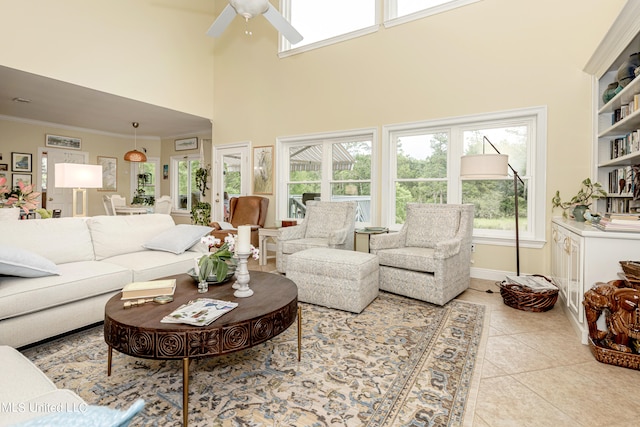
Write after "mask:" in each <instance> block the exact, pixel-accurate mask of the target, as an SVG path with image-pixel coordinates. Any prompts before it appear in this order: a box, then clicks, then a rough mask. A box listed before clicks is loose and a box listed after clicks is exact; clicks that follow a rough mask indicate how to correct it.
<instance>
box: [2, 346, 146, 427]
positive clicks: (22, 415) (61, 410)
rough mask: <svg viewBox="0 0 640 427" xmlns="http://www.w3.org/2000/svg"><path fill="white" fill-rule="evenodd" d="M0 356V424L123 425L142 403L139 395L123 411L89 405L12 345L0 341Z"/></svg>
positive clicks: (30, 425) (30, 426)
mask: <svg viewBox="0 0 640 427" xmlns="http://www.w3.org/2000/svg"><path fill="white" fill-rule="evenodd" d="M0 360H2V363H0V403H2V408H1V409H0V413H1V414H2V416H0V427H4V426H13V425H19V426H22V425H24V426H25V427H27V426H29V427H33V426H47V427H52V426H67V427H68V426H71V425H83V426H96V427H98V426H115V425H118V426H125V425H127V424H129V421H130V420H131V418H133V417H134V416H135V415H136V414H137V413H138V412H140V410H141V409H142V407H143V406H144V401H143V400H141V399H139V400H138V401H136V402H135V403H134V404H133V405H131V406H130V407H129V409H128V410H127V411H126V412H125V411H121V410H116V409H112V408H107V407H100V406H93V405H88V404H87V403H86V402H85V401H84V400H82V398H81V397H80V396H78V395H77V394H76V393H74V392H73V391H71V390H67V389H58V388H57V387H56V386H55V384H54V383H53V382H52V381H51V380H50V379H49V378H47V376H46V375H45V374H44V373H43V372H42V371H41V370H40V369H38V367H37V366H36V365H34V364H33V363H32V362H31V361H30V360H29V359H27V358H26V357H24V356H23V355H22V354H21V353H20V352H18V351H17V350H16V349H14V348H13V347H9V346H3V345H0ZM23 423H24V424H23Z"/></svg>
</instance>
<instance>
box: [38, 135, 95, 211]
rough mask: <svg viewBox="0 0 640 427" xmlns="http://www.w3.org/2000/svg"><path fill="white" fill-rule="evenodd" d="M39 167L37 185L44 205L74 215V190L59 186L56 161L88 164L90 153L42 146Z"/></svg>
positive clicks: (39, 151) (39, 150)
mask: <svg viewBox="0 0 640 427" xmlns="http://www.w3.org/2000/svg"><path fill="white" fill-rule="evenodd" d="M38 160H39V163H38V165H39V166H40V168H39V169H37V168H34V171H37V172H40V173H37V172H36V173H37V177H36V183H37V187H38V188H39V189H40V190H39V191H41V192H42V199H41V200H42V207H43V208H46V209H47V210H50V211H51V210H54V209H60V211H61V216H63V217H67V216H73V190H72V189H71V188H57V187H56V186H55V185H56V168H55V166H54V165H55V164H56V163H79V164H86V163H87V162H88V161H89V153H87V152H86V151H71V150H62V149H58V148H49V147H46V148H45V147H40V148H39V149H38Z"/></svg>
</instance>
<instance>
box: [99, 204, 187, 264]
mask: <svg viewBox="0 0 640 427" xmlns="http://www.w3.org/2000/svg"><path fill="white" fill-rule="evenodd" d="M87 225H88V226H89V231H90V232H91V238H92V239H93V249H94V251H95V255H96V260H102V259H105V258H108V257H112V256H116V255H122V254H127V253H131V252H137V251H140V250H142V249H143V245H144V244H145V243H146V242H148V241H149V240H151V239H152V238H153V237H155V236H157V235H158V234H160V233H162V232H164V231H166V230H168V229H170V228H173V227H175V225H176V224H175V222H173V218H171V215H161V214H147V215H116V216H106V215H101V216H94V217H91V218H89V219H88V220H87Z"/></svg>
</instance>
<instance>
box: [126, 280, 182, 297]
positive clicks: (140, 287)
mask: <svg viewBox="0 0 640 427" xmlns="http://www.w3.org/2000/svg"><path fill="white" fill-rule="evenodd" d="M175 291H176V279H166V280H149V281H147V282H132V283H129V284H127V285H125V287H124V288H122V298H121V299H124V300H126V299H136V298H153V297H158V296H160V295H173V293H174V292H175Z"/></svg>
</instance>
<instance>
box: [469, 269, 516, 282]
mask: <svg viewBox="0 0 640 427" xmlns="http://www.w3.org/2000/svg"><path fill="white" fill-rule="evenodd" d="M515 274H516V273H515V272H514V271H503V270H490V269H487V268H475V267H471V277H472V278H474V279H482V280H493V281H496V282H501V281H503V280H504V278H505V276H506V275H510V276H513V275H515ZM521 274H522V273H521Z"/></svg>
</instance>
